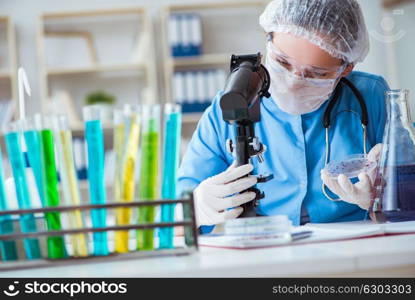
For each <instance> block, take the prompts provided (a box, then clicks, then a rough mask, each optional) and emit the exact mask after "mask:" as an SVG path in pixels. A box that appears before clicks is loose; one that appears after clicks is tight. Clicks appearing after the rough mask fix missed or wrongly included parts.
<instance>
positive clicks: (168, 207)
mask: <svg viewBox="0 0 415 300" xmlns="http://www.w3.org/2000/svg"><path fill="white" fill-rule="evenodd" d="M180 134H181V106H180V105H178V104H173V103H166V104H165V106H164V142H163V175H162V176H163V177H162V187H161V197H162V198H163V199H175V198H176V180H177V169H178V167H179V154H180ZM174 207H175V205H174V204H165V205H162V206H161V221H162V222H173V221H174ZM173 229H174V228H173V227H165V228H160V230H159V239H160V244H159V248H173V236H174V230H173Z"/></svg>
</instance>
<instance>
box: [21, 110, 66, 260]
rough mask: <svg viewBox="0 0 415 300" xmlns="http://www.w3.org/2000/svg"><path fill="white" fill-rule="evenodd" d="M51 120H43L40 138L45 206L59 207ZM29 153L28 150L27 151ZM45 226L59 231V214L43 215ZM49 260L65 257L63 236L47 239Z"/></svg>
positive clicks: (60, 226)
mask: <svg viewBox="0 0 415 300" xmlns="http://www.w3.org/2000/svg"><path fill="white" fill-rule="evenodd" d="M51 121H52V120H51V119H50V118H48V119H45V124H44V125H45V127H44V128H43V129H42V130H41V132H40V136H41V139H42V147H43V161H44V167H45V179H46V206H48V207H51V206H59V202H60V199H59V187H58V172H57V170H56V162H55V143H54V138H53V132H52V130H51V129H50V128H51V127H52V122H51ZM29 151H30V149H29ZM45 218H46V224H47V227H48V229H49V230H61V229H62V224H61V216H60V213H59V212H47V213H45ZM47 245H48V256H49V258H64V257H66V256H67V252H66V248H65V240H64V238H63V236H50V237H48V238H47Z"/></svg>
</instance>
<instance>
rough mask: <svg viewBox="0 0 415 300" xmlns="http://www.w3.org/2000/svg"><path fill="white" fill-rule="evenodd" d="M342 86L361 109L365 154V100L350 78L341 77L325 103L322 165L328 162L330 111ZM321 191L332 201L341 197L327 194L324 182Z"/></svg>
mask: <svg viewBox="0 0 415 300" xmlns="http://www.w3.org/2000/svg"><path fill="white" fill-rule="evenodd" d="M343 86H348V87H349V88H350V89H351V90H352V92H353V94H354V96H355V98H356V99H357V101H358V102H359V105H360V108H361V110H362V115H361V116H360V120H361V124H362V129H363V152H364V154H365V155H366V154H367V149H366V137H367V124H368V119H369V116H368V113H367V107H366V103H365V100H364V98H363V96H362V94H361V93H360V91H359V90H358V89H357V88H356V86H355V85H354V84H353V83H352V82H351V81H350V80H348V79H346V78H345V77H342V78H341V79H340V81H339V83H338V84H337V86H336V88H335V90H334V93H333V97H332V99H331V100H330V102H329V104H328V105H327V108H326V110H325V111H324V115H323V127H324V128H325V130H326V156H325V160H324V167H326V166H327V164H328V163H329V159H330V141H329V129H330V125H331V124H330V123H331V113H332V111H333V108H334V106H335V105H336V103H337V101H338V100H339V97H340V93H341V90H342V88H343ZM346 111H347V112H352V113H354V114H357V115H359V114H358V113H357V112H355V111H353V110H346ZM342 112H344V111H342ZM339 113H340V112H339ZM337 114H338V113H337ZM337 114H336V115H337ZM322 191H323V194H324V196H326V197H327V198H328V199H330V200H332V201H338V200H341V199H333V198H331V197H330V196H329V195H328V193H327V191H326V185H325V184H324V183H323V184H322Z"/></svg>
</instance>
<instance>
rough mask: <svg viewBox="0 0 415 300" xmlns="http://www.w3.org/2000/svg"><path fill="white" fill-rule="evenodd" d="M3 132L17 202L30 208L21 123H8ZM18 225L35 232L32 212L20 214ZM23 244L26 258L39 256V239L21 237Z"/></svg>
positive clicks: (27, 230) (26, 230)
mask: <svg viewBox="0 0 415 300" xmlns="http://www.w3.org/2000/svg"><path fill="white" fill-rule="evenodd" d="M8 127H10V128H8V129H7V130H6V134H5V141H6V148H7V154H8V156H9V160H10V165H11V167H12V172H13V177H14V185H15V189H16V196H17V202H18V204H19V207H20V208H21V209H27V208H31V202H30V194H29V188H28V186H27V178H26V168H25V160H24V156H23V152H22V147H21V143H20V139H21V137H22V136H21V134H20V131H21V124H20V123H17V122H14V123H11V124H9V125H8ZM20 226H21V229H22V231H23V232H24V233H29V232H36V230H37V228H36V220H35V216H34V215H33V214H24V215H21V216H20ZM23 245H24V249H25V253H26V257H27V258H28V259H36V258H40V257H41V252H40V245H39V241H38V240H37V239H34V238H25V239H23Z"/></svg>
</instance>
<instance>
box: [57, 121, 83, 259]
mask: <svg viewBox="0 0 415 300" xmlns="http://www.w3.org/2000/svg"><path fill="white" fill-rule="evenodd" d="M53 130H54V138H55V143H56V146H57V147H56V149H57V152H58V157H59V162H60V164H59V166H60V172H59V174H60V179H61V183H62V185H61V186H62V191H63V202H64V203H65V204H66V205H80V204H81V192H80V190H79V184H78V179H77V177H76V169H75V162H74V155H73V148H72V132H71V129H70V127H69V122H68V118H67V117H66V116H65V115H59V116H54V117H53ZM68 220H69V226H70V228H71V229H82V228H84V227H85V222H84V218H83V215H82V212H81V211H80V210H73V211H70V212H68ZM69 240H70V242H71V245H72V256H74V257H82V256H88V237H87V235H86V234H85V233H76V234H71V235H70V236H69Z"/></svg>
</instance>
